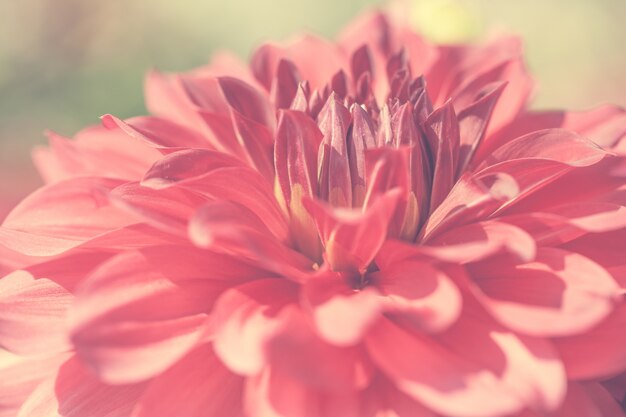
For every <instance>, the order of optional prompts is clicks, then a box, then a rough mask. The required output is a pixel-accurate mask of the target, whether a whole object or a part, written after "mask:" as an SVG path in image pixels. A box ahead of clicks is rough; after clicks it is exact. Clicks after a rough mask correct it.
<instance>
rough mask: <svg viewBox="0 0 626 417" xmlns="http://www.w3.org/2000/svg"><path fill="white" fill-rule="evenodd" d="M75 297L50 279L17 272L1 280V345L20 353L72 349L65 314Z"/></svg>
mask: <svg viewBox="0 0 626 417" xmlns="http://www.w3.org/2000/svg"><path fill="white" fill-rule="evenodd" d="M73 300H74V297H73V296H72V294H70V293H69V292H68V291H67V290H66V289H65V288H63V287H61V286H60V285H58V284H57V283H55V282H53V281H50V280H49V279H45V278H40V279H35V278H34V277H33V276H32V275H31V274H29V273H28V272H26V271H15V272H13V273H11V274H9V275H7V276H5V277H3V278H2V279H0V346H2V347H4V348H5V349H8V350H10V351H12V352H18V353H21V354H36V353H44V352H45V353H48V352H52V353H53V352H62V351H64V350H66V349H67V348H68V346H69V343H68V340H67V338H66V337H67V335H66V333H65V315H66V313H67V310H68V307H69V306H70V304H71V303H72V302H73Z"/></svg>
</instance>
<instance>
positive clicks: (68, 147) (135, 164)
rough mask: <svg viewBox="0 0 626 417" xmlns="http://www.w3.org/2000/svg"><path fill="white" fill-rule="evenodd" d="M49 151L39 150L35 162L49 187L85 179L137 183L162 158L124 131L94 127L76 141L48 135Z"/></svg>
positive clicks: (155, 151) (84, 132) (79, 135)
mask: <svg viewBox="0 0 626 417" xmlns="http://www.w3.org/2000/svg"><path fill="white" fill-rule="evenodd" d="M47 136H48V139H49V141H50V147H49V148H43V147H41V148H37V149H35V152H34V153H33V159H34V162H35V165H36V166H37V169H38V170H39V172H40V174H41V175H42V177H43V178H44V179H45V181H46V183H51V182H57V181H63V180H67V179H70V178H76V177H85V176H101V177H109V178H119V179H128V180H137V179H139V178H141V176H142V175H143V173H144V172H146V170H147V169H148V168H150V165H152V164H153V163H154V161H156V160H157V159H158V158H159V157H160V156H161V154H160V153H159V152H158V151H157V150H155V149H152V148H151V147H150V146H148V145H147V144H145V143H142V142H141V141H138V140H135V139H133V138H129V137H128V135H126V133H124V132H123V131H122V130H120V129H114V130H111V129H107V128H105V127H103V126H91V127H88V128H86V129H83V130H81V131H80V132H78V133H77V134H76V136H75V138H74V140H69V139H66V138H64V137H62V136H60V135H57V134H55V133H53V132H48V133H47Z"/></svg>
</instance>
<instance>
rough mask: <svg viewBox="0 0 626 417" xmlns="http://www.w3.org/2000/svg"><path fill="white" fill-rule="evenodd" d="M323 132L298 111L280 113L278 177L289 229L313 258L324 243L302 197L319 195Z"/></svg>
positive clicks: (297, 243)
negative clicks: (288, 220) (318, 163)
mask: <svg viewBox="0 0 626 417" xmlns="http://www.w3.org/2000/svg"><path fill="white" fill-rule="evenodd" d="M321 141H322V134H321V132H320V131H319V129H318V128H317V125H316V124H315V122H314V121H313V120H312V119H311V118H310V117H308V116H307V115H305V114H303V113H301V112H297V111H287V110H283V111H281V112H280V113H279V119H278V128H277V132H276V145H275V147H274V152H275V155H274V161H275V164H276V178H277V181H278V185H279V186H280V191H281V192H282V196H283V198H284V200H285V205H286V206H287V208H288V209H289V212H290V214H291V216H290V229H291V232H292V234H293V238H294V240H295V244H296V246H297V248H298V249H299V250H300V251H301V252H303V253H304V254H306V255H307V256H309V258H311V259H315V260H318V259H319V258H320V252H321V247H320V243H319V239H318V237H317V231H316V229H315V224H314V223H313V219H312V218H311V215H310V214H309V213H308V212H307V211H306V210H305V209H304V207H303V206H302V198H303V197H305V196H307V197H312V196H316V195H317V193H318V182H317V150H318V148H319V145H320V143H321Z"/></svg>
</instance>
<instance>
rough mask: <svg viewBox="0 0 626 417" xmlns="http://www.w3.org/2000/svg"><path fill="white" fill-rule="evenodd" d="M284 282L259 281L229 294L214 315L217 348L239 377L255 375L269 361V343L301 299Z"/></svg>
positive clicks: (216, 306) (273, 280) (277, 280)
mask: <svg viewBox="0 0 626 417" xmlns="http://www.w3.org/2000/svg"><path fill="white" fill-rule="evenodd" d="M296 288H297V287H296V286H295V285H294V284H293V283H291V282H290V281H287V280H284V279H263V280H256V281H253V282H250V283H247V284H243V285H241V286H238V287H235V288H232V289H230V290H228V291H227V292H225V293H224V294H223V295H222V296H221V297H220V299H219V300H218V302H217V304H216V305H215V308H214V310H213V313H212V321H213V323H214V334H213V336H214V349H215V353H216V355H217V356H218V357H219V358H220V359H221V360H222V361H223V362H224V363H225V364H226V366H227V367H228V368H229V369H230V370H232V371H233V372H235V373H237V374H242V375H254V374H256V373H258V372H260V371H261V370H262V369H263V367H264V366H265V364H266V361H267V352H266V350H267V346H266V345H267V343H268V341H269V340H270V339H271V338H272V337H273V336H275V335H276V334H277V332H279V331H280V330H281V327H282V326H283V318H282V316H281V311H282V310H283V309H284V308H286V306H287V305H288V304H290V303H292V302H294V301H295V300H296V299H297V295H296Z"/></svg>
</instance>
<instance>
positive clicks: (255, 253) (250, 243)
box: [188, 200, 313, 279]
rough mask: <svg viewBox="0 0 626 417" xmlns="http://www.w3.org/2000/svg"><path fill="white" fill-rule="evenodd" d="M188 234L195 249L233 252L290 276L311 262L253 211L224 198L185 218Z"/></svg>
mask: <svg viewBox="0 0 626 417" xmlns="http://www.w3.org/2000/svg"><path fill="white" fill-rule="evenodd" d="M188 235H189V238H190V239H191V241H192V242H193V244H194V245H196V246H197V247H199V248H204V249H209V250H212V251H215V252H218V253H224V254H229V255H234V256H237V257H239V258H241V259H242V260H245V261H248V262H251V263H253V264H254V265H257V266H258V267H259V268H263V269H266V270H268V271H274V272H275V273H276V274H279V275H283V276H287V277H290V278H293V279H299V276H300V275H301V274H302V273H304V272H305V271H307V270H310V269H311V267H312V265H313V263H312V261H311V260H310V259H308V258H306V257H305V256H303V255H302V254H300V253H298V252H296V251H294V250H293V249H291V248H290V247H289V246H287V245H285V244H284V243H283V242H281V241H279V240H277V239H276V238H275V237H274V236H272V233H271V232H270V231H269V230H268V229H267V227H266V226H265V225H264V224H263V222H262V221H261V219H260V218H259V217H258V216H257V215H256V214H255V213H254V212H252V211H251V210H249V209H247V208H246V207H243V206H240V205H238V204H233V203H230V202H227V201H219V200H218V201H214V202H211V203H207V204H205V205H203V206H201V207H200V208H199V209H198V210H197V211H196V212H195V213H194V215H193V217H192V218H191V219H190V221H189V228H188Z"/></svg>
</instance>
